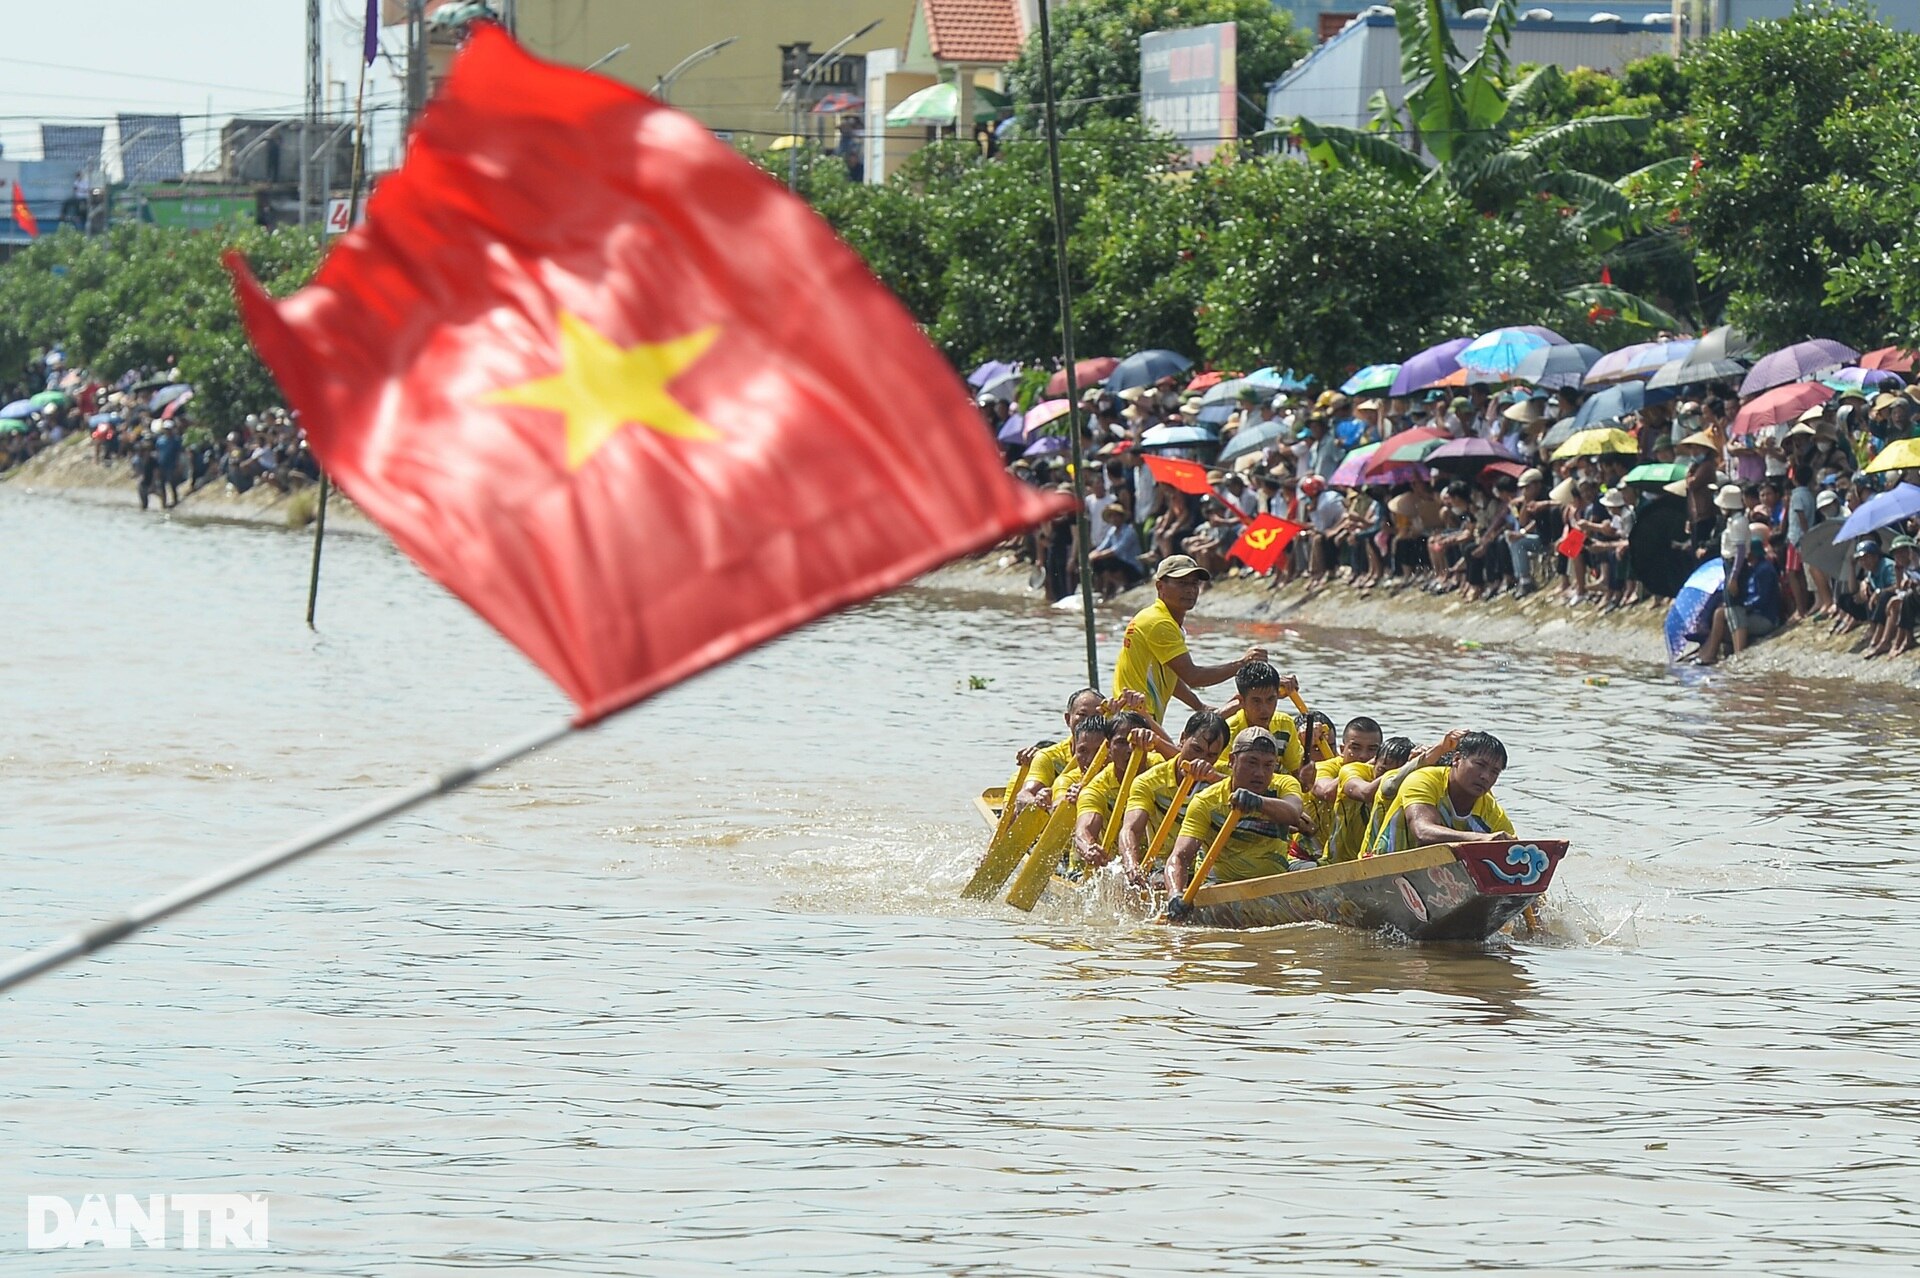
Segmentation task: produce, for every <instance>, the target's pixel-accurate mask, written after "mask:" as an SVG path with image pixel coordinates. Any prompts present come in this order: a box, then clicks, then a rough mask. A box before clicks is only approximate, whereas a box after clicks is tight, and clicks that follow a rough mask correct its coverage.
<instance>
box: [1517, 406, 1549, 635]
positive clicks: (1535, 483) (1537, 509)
mask: <svg viewBox="0 0 1920 1278" xmlns="http://www.w3.org/2000/svg"><path fill="white" fill-rule="evenodd" d="M1528 402H1529V403H1531V402H1533V401H1531V400H1529V401H1528ZM1513 525H1514V526H1513V527H1512V528H1511V529H1509V530H1508V531H1507V553H1508V554H1509V555H1510V556H1512V558H1513V597H1514V598H1515V599H1524V598H1526V597H1527V596H1528V595H1530V594H1532V593H1533V592H1534V591H1536V590H1538V589H1539V588H1540V586H1539V583H1538V582H1536V581H1534V579H1533V557H1534V556H1535V555H1540V554H1544V553H1546V549H1547V547H1548V546H1552V545H1556V544H1558V542H1559V540H1560V507H1559V506H1558V505H1556V504H1555V503H1554V502H1553V501H1552V500H1550V499H1549V498H1548V496H1547V473H1546V472H1545V471H1543V470H1541V469H1540V468H1539V467H1534V468H1533V469H1531V470H1528V471H1525V472H1523V473H1522V474H1521V476H1520V498H1519V500H1518V501H1516V502H1514V503H1513Z"/></svg>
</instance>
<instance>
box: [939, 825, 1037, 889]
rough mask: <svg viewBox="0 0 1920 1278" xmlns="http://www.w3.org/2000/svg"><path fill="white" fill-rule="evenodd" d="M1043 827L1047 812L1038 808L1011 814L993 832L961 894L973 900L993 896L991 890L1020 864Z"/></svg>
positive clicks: (1005, 879)
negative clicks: (1001, 825) (1000, 828)
mask: <svg viewBox="0 0 1920 1278" xmlns="http://www.w3.org/2000/svg"><path fill="white" fill-rule="evenodd" d="M1046 828H1047V813H1046V811H1045V810H1044V809H1042V808H1026V809H1024V810H1022V811H1018V812H1015V813H1014V814H1013V821H1012V822H1011V823H1010V824H1008V825H1007V826H1006V827H1005V828H1003V829H1002V830H1000V831H999V832H998V833H996V834H995V835H994V837H993V842H992V844H991V845H989V846H988V848H987V854H986V856H984V857H982V858H981V859H980V866H979V868H978V869H976V870H975V871H974V872H973V877H972V878H971V879H968V880H967V885H966V886H965V887H963V888H961V889H960V895H961V896H962V897H966V898H969V899H971V900H976V901H987V900H991V899H993V895H994V893H996V892H998V891H999V890H1000V886H1001V885H1002V884H1003V883H1005V882H1006V881H1007V876H1008V875H1010V874H1012V873H1013V871H1014V868H1015V867H1016V866H1018V865H1019V864H1020V858H1021V856H1023V855H1024V854H1025V853H1026V852H1027V850H1028V849H1029V848H1031V847H1032V846H1033V841H1034V840H1035V839H1037V838H1039V837H1040V834H1041V832H1042V831H1044V830H1045V829H1046Z"/></svg>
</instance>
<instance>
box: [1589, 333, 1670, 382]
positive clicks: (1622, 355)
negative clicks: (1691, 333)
mask: <svg viewBox="0 0 1920 1278" xmlns="http://www.w3.org/2000/svg"><path fill="white" fill-rule="evenodd" d="M1694 345H1695V343H1694V341H1693V339H1692V338H1690V337H1689V338H1682V339H1680V340H1678V341H1661V342H1636V343H1634V344H1633V345H1632V346H1622V347H1621V348H1620V349H1619V350H1617V351H1608V352H1607V353H1606V354H1605V355H1602V356H1601V357H1600V358H1599V359H1596V360H1595V361H1593V366H1592V367H1591V368H1589V369H1587V385H1589V386H1601V385H1605V384H1606V383H1608V382H1624V381H1631V380H1638V381H1643V382H1644V381H1646V380H1647V379H1648V378H1649V377H1652V376H1653V375H1654V374H1655V373H1656V372H1658V371H1659V370H1660V369H1661V368H1662V367H1663V366H1665V365H1667V364H1671V363H1673V362H1674V361H1675V360H1682V359H1685V358H1687V356H1689V355H1691V354H1693V348H1694Z"/></svg>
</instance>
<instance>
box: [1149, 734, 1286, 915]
mask: <svg viewBox="0 0 1920 1278" xmlns="http://www.w3.org/2000/svg"><path fill="white" fill-rule="evenodd" d="M1228 758H1229V760H1230V763H1229V765H1228V770H1227V778H1226V780H1224V781H1217V782H1215V783H1214V784H1212V785H1210V786H1208V787H1207V788H1206V789H1204V790H1202V791H1200V793H1198V794H1196V795H1194V796H1193V801H1192V802H1191V803H1189V804H1188V805H1187V814H1186V816H1185V817H1183V818H1182V819H1181V821H1180V837H1179V838H1177V839H1175V840H1174V844H1173V851H1172V852H1171V853H1170V854H1168V856H1167V890H1168V893H1169V894H1170V895H1171V896H1173V898H1174V899H1175V900H1178V901H1180V902H1181V905H1182V906H1184V905H1189V904H1191V902H1190V901H1187V900H1186V898H1187V897H1188V896H1190V895H1191V893H1190V892H1189V891H1188V887H1189V884H1188V880H1189V879H1191V878H1192V876H1193V872H1194V871H1195V870H1196V869H1198V868H1199V864H1200V861H1201V860H1202V859H1203V858H1204V857H1205V856H1206V854H1207V849H1208V848H1210V847H1212V846H1213V840H1214V838H1215V836H1217V835H1218V834H1219V832H1220V829H1221V827H1222V826H1224V825H1225V824H1226V821H1227V813H1228V811H1229V810H1233V811H1238V812H1239V813H1240V820H1239V822H1238V824H1236V825H1235V826H1234V830H1233V833H1232V834H1231V835H1229V836H1228V838H1227V845H1226V846H1225V847H1224V848H1222V849H1221V850H1220V856H1219V858H1218V859H1217V860H1215V861H1214V863H1213V871H1212V874H1211V877H1210V881H1211V882H1215V883H1233V882H1236V881H1238V880H1240V879H1257V878H1262V877H1264V876H1266V875H1269V874H1280V873H1283V872H1284V871H1285V870H1287V868H1288V865H1287V846H1288V844H1289V843H1290V842H1291V840H1292V838H1293V832H1294V831H1295V830H1299V831H1301V832H1302V833H1305V834H1311V833H1313V822H1312V821H1311V820H1310V819H1309V818H1308V817H1307V807H1306V800H1305V796H1304V793H1303V791H1302V790H1301V789H1300V782H1299V781H1297V780H1295V779H1294V778H1293V777H1290V776H1288V775H1286V774H1285V773H1284V772H1281V771H1280V770H1279V763H1280V743H1279V742H1278V741H1276V740H1275V739H1274V736H1273V734H1272V733H1271V732H1268V731H1267V730H1266V729H1265V728H1245V729H1242V730H1241V731H1240V733H1239V735H1237V736H1235V737H1234V739H1233V746H1232V748H1231V750H1230V751H1229V754H1228ZM1182 913H1184V910H1183V909H1182V908H1181V907H1180V906H1175V905H1173V904H1172V903H1171V902H1169V904H1168V915H1169V917H1173V918H1177V917H1179V916H1180V914H1182Z"/></svg>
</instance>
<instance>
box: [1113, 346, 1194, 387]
mask: <svg viewBox="0 0 1920 1278" xmlns="http://www.w3.org/2000/svg"><path fill="white" fill-rule="evenodd" d="M1192 367H1193V361H1192V360H1190V359H1188V358H1187V357H1186V356H1185V355H1182V354H1180V353H1179V352H1178V351H1137V352H1135V353H1134V354H1132V355H1129V356H1127V357H1126V358H1125V359H1123V360H1121V361H1120V365H1119V367H1117V368H1115V369H1114V370H1113V372H1111V373H1109V374H1108V375H1107V389H1108V390H1110V391H1123V390H1132V389H1133V388H1134V387H1136V386H1151V385H1153V384H1154V383H1155V382H1157V381H1159V380H1160V379H1161V378H1163V377H1178V376H1180V374H1182V373H1184V372H1186V371H1187V370H1188V369H1189V368H1192Z"/></svg>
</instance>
